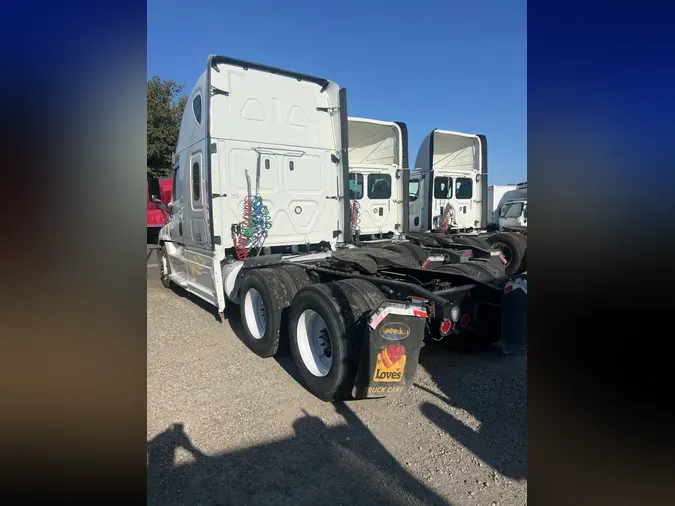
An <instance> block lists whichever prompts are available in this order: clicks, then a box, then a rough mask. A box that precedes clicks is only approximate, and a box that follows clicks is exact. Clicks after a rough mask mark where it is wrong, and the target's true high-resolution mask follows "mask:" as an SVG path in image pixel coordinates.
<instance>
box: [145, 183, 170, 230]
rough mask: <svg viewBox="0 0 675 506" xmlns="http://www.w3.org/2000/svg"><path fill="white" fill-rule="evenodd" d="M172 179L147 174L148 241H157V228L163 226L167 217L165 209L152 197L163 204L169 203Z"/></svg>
mask: <svg viewBox="0 0 675 506" xmlns="http://www.w3.org/2000/svg"><path fill="white" fill-rule="evenodd" d="M172 187H173V180H172V179H171V178H164V179H159V180H158V179H156V178H154V177H152V176H150V175H148V182H147V187H146V201H147V203H146V209H147V211H146V223H147V227H148V242H157V234H159V229H160V228H162V227H163V226H164V224H165V223H166V220H167V219H168V218H169V217H168V215H167V213H166V211H163V210H161V209H160V208H159V207H158V206H157V204H156V203H155V202H153V197H154V198H158V199H159V200H161V201H162V203H163V204H165V205H169V203H170V202H171V191H172Z"/></svg>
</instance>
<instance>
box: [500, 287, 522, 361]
mask: <svg viewBox="0 0 675 506" xmlns="http://www.w3.org/2000/svg"><path fill="white" fill-rule="evenodd" d="M501 318H502V336H501V337H502V339H501V343H500V346H501V349H502V352H503V353H504V354H509V353H514V352H517V351H520V350H522V349H523V348H525V347H526V346H527V276H514V277H513V278H512V279H510V280H508V281H507V283H506V285H505V286H504V294H503V295H502V303H501Z"/></svg>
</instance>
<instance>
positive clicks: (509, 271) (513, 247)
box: [487, 232, 527, 276]
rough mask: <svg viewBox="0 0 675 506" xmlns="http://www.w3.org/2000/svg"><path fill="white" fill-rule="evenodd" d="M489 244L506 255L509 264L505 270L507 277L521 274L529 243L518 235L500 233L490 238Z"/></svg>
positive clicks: (488, 239)
mask: <svg viewBox="0 0 675 506" xmlns="http://www.w3.org/2000/svg"><path fill="white" fill-rule="evenodd" d="M487 242H488V243H490V246H491V247H492V249H498V250H500V251H501V252H502V254H503V255H504V258H505V259H506V262H507V263H506V266H505V268H504V270H505V272H506V275H507V276H512V275H513V274H517V273H518V272H520V270H521V264H522V262H523V257H524V256H525V251H526V250H527V243H526V242H525V241H524V240H523V239H521V238H520V237H519V236H518V234H510V233H508V232H499V233H498V234H494V235H491V236H490V237H488V238H487Z"/></svg>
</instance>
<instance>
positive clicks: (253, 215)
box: [232, 164, 272, 260]
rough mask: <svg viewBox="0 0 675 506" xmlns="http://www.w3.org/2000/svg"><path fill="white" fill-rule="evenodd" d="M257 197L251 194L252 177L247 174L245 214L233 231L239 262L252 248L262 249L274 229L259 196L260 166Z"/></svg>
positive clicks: (256, 189) (246, 256)
mask: <svg viewBox="0 0 675 506" xmlns="http://www.w3.org/2000/svg"><path fill="white" fill-rule="evenodd" d="M256 172H257V173H256V188H255V195H252V194H251V177H250V176H249V175H248V170H246V171H245V173H246V187H247V190H248V191H247V195H246V197H244V213H243V217H242V221H241V223H239V225H238V226H237V227H235V230H234V231H233V238H232V239H233V242H234V248H235V251H236V253H237V258H238V259H239V260H245V259H246V258H248V255H249V252H250V251H251V249H252V248H254V247H256V246H259V247H260V249H262V246H263V244H264V243H265V239H267V235H268V230H269V229H271V228H272V221H271V220H270V212H269V209H268V208H267V206H266V205H264V204H263V200H262V197H261V196H260V195H259V194H258V188H259V186H260V164H258V170H257V171H256ZM258 253H260V251H258Z"/></svg>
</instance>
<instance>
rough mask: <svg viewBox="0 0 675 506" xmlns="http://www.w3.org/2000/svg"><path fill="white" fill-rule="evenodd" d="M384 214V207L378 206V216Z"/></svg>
mask: <svg viewBox="0 0 675 506" xmlns="http://www.w3.org/2000/svg"><path fill="white" fill-rule="evenodd" d="M382 215H384V207H380V216H382Z"/></svg>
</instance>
